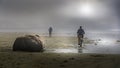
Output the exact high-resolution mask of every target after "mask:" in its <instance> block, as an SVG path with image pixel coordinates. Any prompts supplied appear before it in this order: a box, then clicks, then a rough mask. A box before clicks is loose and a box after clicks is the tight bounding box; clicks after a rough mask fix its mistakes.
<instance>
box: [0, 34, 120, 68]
mask: <svg viewBox="0 0 120 68" xmlns="http://www.w3.org/2000/svg"><path fill="white" fill-rule="evenodd" d="M25 34H26V33H25ZM25 34H20V33H2V34H0V68H120V65H119V63H120V54H119V53H118V54H110V53H108V54H104V51H102V50H97V49H96V48H98V49H99V48H101V46H100V47H98V45H92V46H93V48H94V49H96V50H94V51H101V52H100V53H103V54H100V53H94V51H93V53H84V52H82V51H84V50H85V49H88V50H89V51H91V50H92V48H90V47H92V46H89V45H84V47H85V48H82V51H81V50H79V49H77V48H76V46H74V45H76V43H77V40H76V37H63V36H62V37H59V36H54V37H52V38H49V37H47V36H41V38H40V39H41V40H42V41H43V43H44V46H45V50H46V51H48V52H43V53H41V52H13V51H12V45H13V43H14V40H15V38H16V37H19V36H23V35H25ZM85 44H88V43H85ZM105 47H106V48H108V47H109V46H108V47H107V46H104V47H103V48H105ZM71 48H73V49H71ZM49 49H51V50H50V51H51V52H49ZM53 49H56V50H57V51H55V52H53V51H54V50H53ZM74 49H75V51H76V50H77V51H80V52H79V53H77V52H75V53H74ZM115 49H116V48H115ZM117 49H118V47H117ZM52 50H53V51H52ZM104 50H105V51H107V50H106V49H104ZM58 52H59V53H58ZM91 52H92V51H91ZM114 52H116V51H114ZM118 52H119V51H118Z"/></svg>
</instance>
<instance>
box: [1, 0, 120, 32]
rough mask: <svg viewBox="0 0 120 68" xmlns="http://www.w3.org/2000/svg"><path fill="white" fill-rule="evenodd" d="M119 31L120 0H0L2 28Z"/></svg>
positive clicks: (33, 30) (55, 30)
mask: <svg viewBox="0 0 120 68" xmlns="http://www.w3.org/2000/svg"><path fill="white" fill-rule="evenodd" d="M50 26H52V27H53V29H54V32H56V33H62V32H63V33H75V32H76V31H77V29H78V28H79V26H83V28H84V29H85V31H86V32H87V33H99V32H108V33H113V32H114V33H119V32H120V27H119V26H120V22H119V0H0V31H17V32H19V31H24V32H25V31H31V32H37V31H38V32H47V29H48V28H49V27H50Z"/></svg>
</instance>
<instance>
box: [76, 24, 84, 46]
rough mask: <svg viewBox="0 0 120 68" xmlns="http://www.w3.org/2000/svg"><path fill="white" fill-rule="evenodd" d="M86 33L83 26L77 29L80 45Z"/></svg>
mask: <svg viewBox="0 0 120 68" xmlns="http://www.w3.org/2000/svg"><path fill="white" fill-rule="evenodd" d="M84 34H85V31H84V29H82V26H80V28H79V29H78V31H77V37H78V45H80V47H82V42H83V38H84Z"/></svg>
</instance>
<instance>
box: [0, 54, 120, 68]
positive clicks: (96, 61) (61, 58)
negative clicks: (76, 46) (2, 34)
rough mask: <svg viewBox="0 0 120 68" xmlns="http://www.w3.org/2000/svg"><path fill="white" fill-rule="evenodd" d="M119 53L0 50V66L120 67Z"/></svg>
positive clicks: (20, 67)
mask: <svg viewBox="0 0 120 68" xmlns="http://www.w3.org/2000/svg"><path fill="white" fill-rule="evenodd" d="M119 63H120V55H115V54H114V55H113V54H78V53H28V52H24V53H23V52H9V53H8V52H1V53H0V68H120V65H119Z"/></svg>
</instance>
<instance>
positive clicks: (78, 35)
mask: <svg viewBox="0 0 120 68" xmlns="http://www.w3.org/2000/svg"><path fill="white" fill-rule="evenodd" d="M78 45H80V36H79V35H78Z"/></svg>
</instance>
